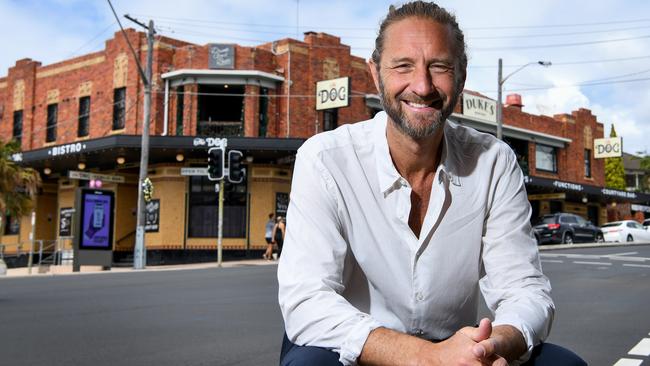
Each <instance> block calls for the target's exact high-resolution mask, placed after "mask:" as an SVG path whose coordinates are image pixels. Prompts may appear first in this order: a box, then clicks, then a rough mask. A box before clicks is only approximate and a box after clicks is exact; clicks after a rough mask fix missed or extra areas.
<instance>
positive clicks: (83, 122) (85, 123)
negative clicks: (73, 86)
mask: <svg viewBox="0 0 650 366" xmlns="http://www.w3.org/2000/svg"><path fill="white" fill-rule="evenodd" d="M86 101H87V103H86ZM84 106H85V108H84ZM90 108H91V101H90V96H89V95H86V96H83V97H80V98H79V112H78V116H77V137H86V136H88V135H89V134H90ZM82 109H86V110H82ZM83 113H85V114H83ZM84 128H85V129H84ZM83 132H85V133H83Z"/></svg>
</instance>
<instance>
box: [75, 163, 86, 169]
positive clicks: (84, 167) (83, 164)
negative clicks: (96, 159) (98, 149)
mask: <svg viewBox="0 0 650 366" xmlns="http://www.w3.org/2000/svg"><path fill="white" fill-rule="evenodd" d="M77 168H79V170H84V169H86V163H84V162H83V161H82V162H79V164H77Z"/></svg>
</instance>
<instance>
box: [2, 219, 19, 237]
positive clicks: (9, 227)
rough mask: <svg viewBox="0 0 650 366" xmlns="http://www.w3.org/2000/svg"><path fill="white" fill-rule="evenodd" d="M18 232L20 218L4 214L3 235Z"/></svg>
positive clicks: (16, 233)
mask: <svg viewBox="0 0 650 366" xmlns="http://www.w3.org/2000/svg"><path fill="white" fill-rule="evenodd" d="M19 233H20V220H19V219H18V218H15V217H11V216H9V215H7V216H5V232H4V235H18V234H19Z"/></svg>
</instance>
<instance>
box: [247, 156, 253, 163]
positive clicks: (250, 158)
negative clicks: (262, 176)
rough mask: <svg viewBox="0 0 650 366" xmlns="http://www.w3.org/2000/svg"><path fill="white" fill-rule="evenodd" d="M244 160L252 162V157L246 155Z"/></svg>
mask: <svg viewBox="0 0 650 366" xmlns="http://www.w3.org/2000/svg"><path fill="white" fill-rule="evenodd" d="M246 162H247V163H248V164H250V163H252V162H253V157H252V156H250V155H248V156H247V157H246Z"/></svg>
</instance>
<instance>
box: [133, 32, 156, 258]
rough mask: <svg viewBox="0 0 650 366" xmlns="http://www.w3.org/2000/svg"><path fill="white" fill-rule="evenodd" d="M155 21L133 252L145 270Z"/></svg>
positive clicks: (149, 34)
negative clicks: (147, 181)
mask: <svg viewBox="0 0 650 366" xmlns="http://www.w3.org/2000/svg"><path fill="white" fill-rule="evenodd" d="M153 37H154V28H153V20H150V21H149V26H148V27H147V71H146V73H147V74H146V80H143V81H144V116H143V118H142V142H141V153H140V177H139V178H138V213H137V224H136V230H135V232H136V235H135V248H134V250H133V268H134V269H144V268H145V267H146V266H147V254H146V253H147V248H146V247H145V243H144V218H145V212H144V209H145V202H144V193H143V187H142V184H143V183H144V180H145V179H146V178H147V170H148V168H149V119H150V117H151V85H152V81H153V79H152V74H153Z"/></svg>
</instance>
